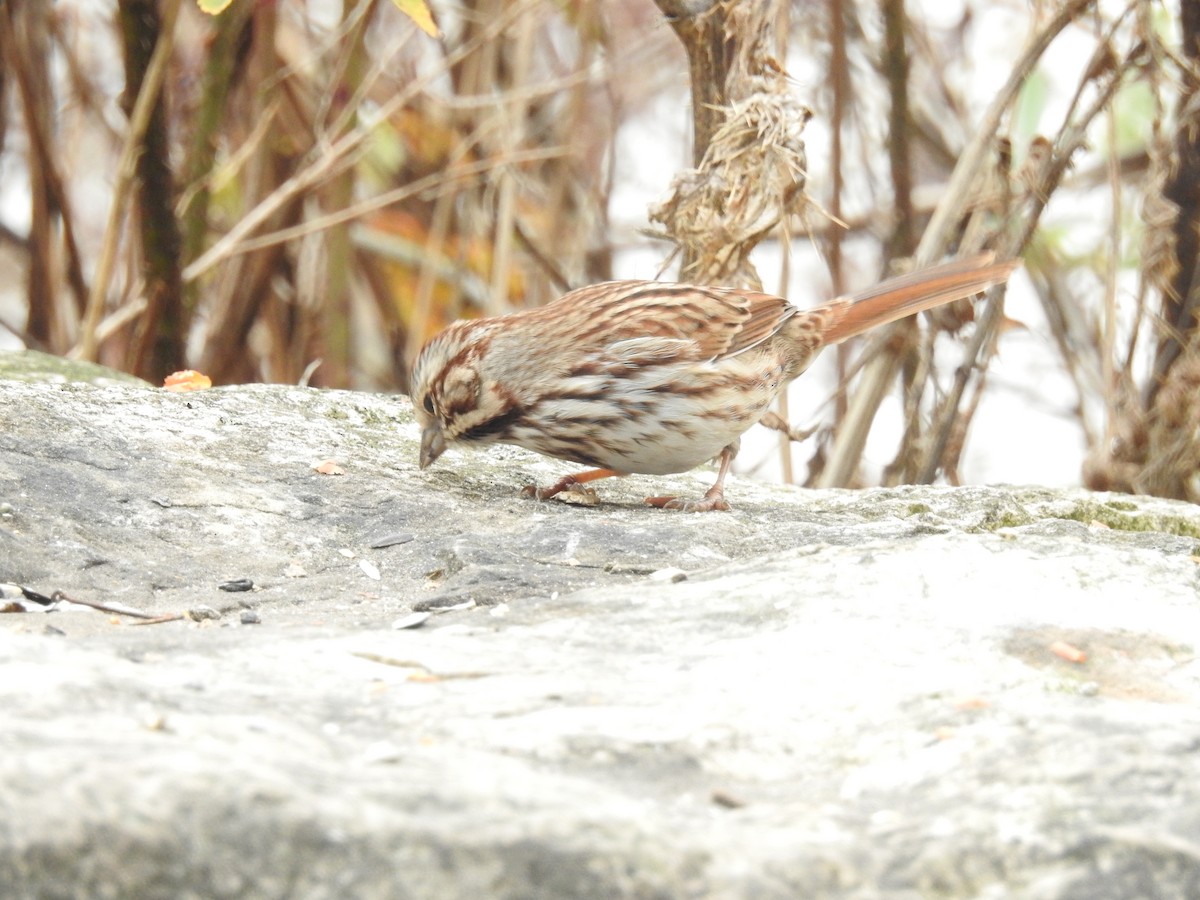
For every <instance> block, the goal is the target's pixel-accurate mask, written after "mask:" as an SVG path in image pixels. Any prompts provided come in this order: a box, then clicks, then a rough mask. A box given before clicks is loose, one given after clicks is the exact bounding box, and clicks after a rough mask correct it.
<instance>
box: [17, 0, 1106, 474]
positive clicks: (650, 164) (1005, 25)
mask: <svg viewBox="0 0 1200 900" xmlns="http://www.w3.org/2000/svg"><path fill="white" fill-rule="evenodd" d="M60 2H61V3H63V4H67V3H69V4H71V5H72V6H74V7H75V9H76V13H77V15H79V16H80V17H81V19H83V20H84V21H86V22H90V21H92V20H95V22H96V25H95V32H94V34H95V35H96V36H97V38H98V39H97V40H95V41H93V42H92V46H91V47H90V49H91V51H92V52H93V53H94V61H95V62H96V64H97V66H98V67H99V68H104V66H105V63H104V60H105V59H108V60H109V62H110V63H111V65H112V68H113V77H114V78H115V79H116V80H117V82H118V84H116V86H115V87H114V89H113V93H112V95H113V98H114V99H113V119H114V122H118V123H119V121H120V118H121V117H120V115H119V113H118V112H117V111H116V108H115V98H116V93H117V91H118V90H119V87H120V85H119V81H120V70H119V56H118V55H117V54H116V47H115V45H111V41H112V37H113V32H112V27H111V23H110V17H111V3H110V2H108V0H60ZM324 2H326V0H311V2H310V7H316V6H320V5H321V4H322V3H324ZM436 2H437V0H435V3H436ZM963 5H964V3H963V0H908V9H909V12H910V14H911V15H912V16H913V17H914V18H916V19H919V20H924V21H925V22H928V23H936V24H938V25H940V26H941V27H946V28H949V27H954V26H955V25H956V24H957V23H958V21H959V19H960V17H961V15H962V9H963ZM971 5H972V6H973V7H974V9H975V21H974V24H973V25H972V27H971V28H970V29H969V31H968V32H967V40H968V42H969V52H968V53H967V54H966V55H965V58H966V59H968V60H970V64H969V67H968V68H967V69H965V70H964V71H962V72H961V73H959V72H955V73H953V76H954V83H955V84H957V85H959V86H960V89H961V91H962V92H963V95H964V96H965V97H966V98H967V100H968V108H970V109H978V110H982V109H983V108H984V107H985V106H986V104H987V103H988V102H989V101H990V100H991V99H992V97H993V96H994V95H995V93H996V90H997V89H998V87H999V86H1000V85H1001V84H1002V83H1003V82H1004V80H1005V79H1006V78H1007V76H1008V73H1009V71H1010V69H1011V66H1012V62H1013V59H1014V58H1015V56H1016V51H1017V48H1020V47H1021V46H1022V45H1023V44H1024V41H1025V37H1026V34H1027V31H1028V29H1029V28H1030V27H1031V18H1030V16H1031V11H1030V4H1028V3H1025V2H1023V0H1007V2H982V0H974V2H972V3H971ZM1050 5H1051V6H1054V5H1056V4H1050ZM1104 5H1109V4H1104ZM821 9H822V10H823V7H821ZM866 24H867V25H869V26H872V27H877V26H878V23H877V22H876V23H874V25H872V23H870V22H868V23H866ZM658 27H661V28H663V29H666V28H667V26H666V25H665V23H663V24H661V25H659V26H658ZM797 43H798V42H793V47H796V44H797ZM110 45H111V46H110ZM1093 47H1094V39H1093V38H1092V36H1091V35H1088V34H1086V33H1084V32H1082V31H1080V30H1073V31H1068V32H1066V33H1064V34H1063V35H1061V36H1060V37H1059V38H1058V40H1057V41H1056V42H1055V44H1054V46H1053V47H1052V48H1051V51H1050V53H1049V54H1048V57H1047V59H1046V61H1045V63H1044V65H1043V66H1042V71H1043V74H1044V75H1045V78H1046V86H1047V90H1046V100H1045V107H1044V110H1043V113H1042V119H1041V121H1040V122H1039V123H1038V125H1037V128H1038V130H1039V131H1041V132H1042V133H1047V134H1053V133H1054V132H1055V131H1056V130H1057V127H1058V124H1059V122H1060V120H1061V118H1062V115H1063V113H1064V111H1065V106H1066V103H1067V101H1068V99H1069V97H1070V94H1071V92H1072V91H1073V89H1074V86H1075V84H1076V83H1077V81H1078V78H1079V73H1080V70H1081V68H1082V66H1083V65H1085V64H1086V61H1087V59H1088V57H1089V55H1090V54H1091V52H1092V49H1093ZM793 53H794V56H793V58H792V59H789V60H788V71H789V74H790V75H791V76H792V78H793V91H794V94H795V96H796V97H797V98H798V99H799V100H800V101H802V102H804V103H806V104H807V105H809V106H810V107H812V108H813V109H814V111H815V112H816V114H817V115H816V117H815V118H814V119H813V121H812V122H811V123H810V124H809V126H808V128H807V130H806V132H805V140H806V143H807V149H808V158H809V167H810V179H809V184H808V190H809V192H810V193H811V194H812V195H813V196H814V197H815V198H817V199H818V200H819V201H820V202H822V203H827V201H828V182H829V179H828V175H827V168H828V167H827V160H828V153H829V138H828V129H827V127H826V119H825V117H824V114H823V112H822V110H821V109H820V107H819V103H818V94H819V92H820V91H819V89H820V87H821V83H820V80H821V79H823V78H824V73H823V72H822V71H819V70H818V69H817V68H816V64H814V63H813V62H812V61H811V59H810V58H808V57H807V56H804V55H802V54H801V53H800V52H799V51H797V50H794V51H793ZM655 62H656V60H654V59H653V58H651V59H649V60H646V59H644V58H643V59H641V60H639V63H640V64H647V63H648V64H649V65H651V66H653V65H654V64H655ZM884 99H885V98H883V97H882V96H881V97H880V102H881V104H882V102H883V101H884ZM880 109H881V112H880V118H879V122H880V126H879V127H880V130H881V131H882V129H883V127H884V122H885V113H884V111H883V110H884V108H883V106H882V105H881V107H880ZM70 121H71V120H70V110H65V111H64V114H63V122H64V125H63V128H64V131H65V133H66V134H67V136H68V138H69V135H70V133H71V131H70V128H71V125H70ZM690 127H691V115H690V111H689V109H688V95H687V86H686V73H683V72H681V73H680V81H679V89H678V91H677V92H675V93H671V92H664V93H660V94H658V95H657V96H655V97H653V98H651V100H650V102H649V103H648V104H647V105H646V106H645V107H644V108H642V110H641V111H640V113H639V114H638V115H637V116H636V117H634V118H633V119H631V120H630V121H629V123H628V124H627V125H626V126H625V128H624V129H623V131H622V132H621V133H620V135H619V138H618V144H617V149H616V159H615V161H614V162H615V166H614V174H615V188H614V191H613V194H612V203H611V209H610V215H611V221H612V224H613V231H614V241H615V243H616V245H617V246H618V247H620V248H622V249H620V250H619V252H618V253H617V255H616V262H615V268H616V271H615V275H616V276H617V277H628V278H653V277H656V276H657V275H658V274H659V266H660V265H661V262H662V259H663V256H664V254H665V252H666V247H665V245H663V244H661V243H659V242H654V241H650V240H647V239H645V238H643V237H641V236H640V235H639V233H638V232H639V229H642V228H645V227H646V226H647V224H648V223H647V209H648V207H649V206H650V205H651V204H652V203H655V202H657V201H660V200H661V199H662V198H663V197H664V196H665V195H666V193H667V190H668V188H669V185H670V183H671V180H672V178H673V177H674V176H675V175H676V174H677V173H678V172H679V171H680V170H681V169H683V168H686V167H687V166H688V165H689V164H690V151H689V149H688V146H687V136H688V134H689V132H690ZM1020 137H1021V136H1018V135H1014V138H1015V139H1016V140H1014V143H1015V144H1016V143H1017V140H1019V139H1020ZM1024 138H1025V139H1026V140H1027V138H1028V136H1024ZM21 139H23V138H22V136H21V133H20V129H19V128H13V129H10V130H9V132H8V142H9V143H8V147H7V148H6V149H7V150H8V152H7V153H6V154H5V155H4V157H3V160H4V163H3V165H4V167H5V168H4V169H2V170H0V219H2V220H3V222H4V223H5V224H7V225H8V226H9V227H10V228H12V229H13V230H15V231H16V232H18V233H24V232H25V230H26V229H27V228H28V215H29V204H28V195H27V190H23V189H22V188H24V176H23V173H22V172H21V171H19V170H18V169H17V168H16V167H15V165H14V157H19V156H21V155H22V153H21V151H20V149H19V145H18V144H17V141H18V140H21ZM1015 149H1016V152H1017V153H1020V148H1019V147H1016V148H1015ZM65 152H67V153H68V154H72V153H73V154H76V155H83V158H86V154H88V153H91V152H94V151H93V150H89V149H88V148H87V147H86V146H74V145H71V144H70V143H69V141H68V145H67V149H66V151H65ZM99 158H104V154H103V153H101V154H100V155H99ZM885 167H886V161H885V160H880V161H879V162H878V168H879V170H880V171H881V172H882V171H883V170H884V168H885ZM66 169H67V170H68V171H73V172H75V173H78V174H80V175H81V176H82V177H84V178H85V179H87V180H88V182H89V183H84V184H79V183H76V184H75V185H74V186H73V187H74V190H75V194H76V196H77V197H78V196H85V195H86V196H93V197H97V198H101V197H102V198H104V199H103V202H99V203H97V204H95V213H94V214H93V215H88V216H81V217H79V222H80V230H81V235H80V237H81V242H82V243H83V244H84V245H85V246H89V247H92V246H96V244H97V243H98V239H99V230H100V229H102V227H103V213H104V211H105V210H106V208H107V193H106V186H107V185H108V184H110V183H111V172H109V171H107V170H104V169H100V168H98V167H88V166H84V165H80V164H78V163H77V162H68V163H66ZM878 181H879V183H885V184H886V182H887V179H886V177H880V178H879V179H878ZM869 190H870V188H869V187H868V186H867V181H866V180H865V179H858V180H854V179H853V177H852V176H851V181H850V183H849V185H848V193H847V199H846V201H845V202H846V204H847V207H849V208H848V210H847V212H848V213H851V214H852V213H853V209H854V207H855V206H856V205H857V207H858V208H859V209H869V208H870V206H871V204H872V200H871V197H870V196H869ZM1094 213H1095V211H1092V210H1080V209H1078V208H1076V209H1071V210H1064V209H1062V208H1060V207H1055V206H1052V208H1051V210H1050V211H1049V213H1048V215H1047V217H1046V219H1045V220H1044V221H1045V223H1046V224H1051V223H1054V222H1059V223H1062V222H1067V223H1069V224H1070V229H1071V232H1070V233H1071V234H1072V240H1073V242H1074V243H1076V244H1077V245H1078V247H1079V249H1086V248H1090V247H1092V246H1094V245H1095V244H1097V243H1098V242H1099V241H1100V240H1101V239H1102V233H1101V229H1102V228H1103V227H1104V216H1102V215H1096V214H1094ZM862 244H863V242H859V243H858V245H856V244H855V242H850V243H849V244H848V245H847V252H848V253H849V254H851V255H852V258H853V259H854V263H853V264H850V265H847V267H846V271H847V273H848V277H849V275H850V274H852V273H861V274H862V279H860V280H859V281H858V282H855V283H853V284H851V285H850V286H851V287H861V286H863V284H864V283H865V279H866V278H869V277H870V276H871V275H873V274H874V273H876V272H878V270H879V263H878V260H876V259H874V258H872V257H871V256H870V255H863V254H862V251H863V250H864V247H863V245H862ZM803 248H804V242H802V241H796V242H794V245H793V256H792V259H791V261H790V264H791V273H792V274H791V278H790V283H789V284H787V285H780V284H779V283H778V278H779V273H780V271H781V261H780V255H779V249H778V247H776V246H764V247H762V248H760V251H759V252H758V253H757V254H756V256H755V261H756V263H757V265H758V268H759V272H760V274H761V276H762V278H763V281H764V286H765V287H766V288H767V289H768V290H777V291H780V292H781V293H783V294H784V295H785V296H787V297H788V299H789V300H791V301H792V302H793V303H795V304H796V305H798V306H801V307H805V306H811V305H815V304H817V303H820V302H822V301H823V300H825V299H828V297H829V296H830V293H829V287H828V278H827V276H826V270H825V267H824V265H823V264H822V263H821V261H820V260H818V259H817V258H816V257H815V256H814V255H813V254H812V253H811V252H809V251H806V250H804V249H803ZM672 275H673V273H672V272H671V271H668V272H667V273H665V275H664V276H663V277H666V278H669V277H672ZM14 289H15V290H14ZM20 298H21V287H20V285H13V284H0V312H2V313H3V314H4V315H5V317H6V318H11V319H12V320H15V321H23V319H24V314H23V312H22V311H21V310H20V309H18V308H14V305H13V304H14V302H20ZM1120 299H1121V298H1119V300H1120ZM1124 299H1128V298H1127V297H1126V298H1124ZM1096 300H1097V302H1098V301H1099V297H1097V298H1096ZM1006 310H1007V314H1008V315H1009V316H1010V317H1011V318H1014V319H1016V320H1018V321H1020V322H1022V323H1023V324H1024V325H1025V326H1026V328H1024V329H1013V330H1010V331H1009V332H1007V333H1006V334H1005V335H1004V337H1003V338H1002V339H1001V343H1000V355H999V358H998V359H996V360H994V361H993V362H992V365H991V368H990V372H989V386H988V388H987V391H986V393H985V397H984V400H983V402H982V404H981V406H980V409H979V411H978V414H977V415H976V418H975V420H974V423H973V425H972V429H971V431H970V435H969V438H968V443H967V447H966V450H965V453H964V456H963V461H962V466H961V468H960V475H961V477H962V479H963V480H964V482H967V483H997V482H1007V483H1036V484H1045V485H1074V484H1078V483H1079V481H1080V464H1081V461H1082V454H1083V450H1084V446H1083V436H1082V432H1081V429H1080V428H1079V426H1078V424H1077V422H1076V418H1075V412H1074V408H1075V406H1076V404H1077V402H1078V398H1077V397H1076V394H1075V389H1074V386H1073V384H1072V382H1071V381H1070V380H1069V379H1068V378H1067V376H1066V374H1065V373H1064V372H1063V371H1062V370H1061V368H1060V366H1059V363H1058V352H1057V350H1056V348H1055V346H1054V344H1053V342H1052V339H1051V337H1050V334H1049V329H1048V327H1047V325H1046V322H1045V319H1044V317H1043V315H1042V312H1041V308H1040V305H1039V303H1038V301H1037V299H1036V297H1035V296H1034V295H1033V292H1032V290H1031V289H1030V288H1029V286H1028V285H1027V284H1025V283H1024V282H1023V278H1022V277H1021V276H1020V275H1018V276H1017V277H1016V278H1015V279H1014V282H1013V285H1012V290H1011V291H1010V292H1009V295H1008V301H1007V307H1006ZM14 346H16V345H15V342H14V339H13V338H12V336H11V335H10V334H9V333H8V332H7V331H5V330H4V329H0V349H12V348H13V347H14ZM940 352H941V353H942V358H941V365H942V367H943V371H945V372H946V373H951V372H952V370H953V367H954V365H955V363H956V360H957V358H958V357H957V355H956V354H958V353H960V352H961V351H959V350H958V348H957V345H954V344H953V343H952V342H949V341H947V342H946V346H945V347H944V348H941V350H940ZM832 360H833V353H832V352H830V353H829V354H827V355H826V356H824V357H822V359H820V360H818V362H817V363H816V364H815V365H814V367H813V369H811V370H810V371H809V372H808V373H806V374H805V375H804V376H803V377H802V378H801V379H799V380H798V381H797V382H796V384H795V385H794V386H793V388H792V392H791V394H790V403H791V418H792V421H793V424H796V425H799V426H801V427H806V426H808V425H811V424H813V423H814V422H816V421H817V420H818V418H819V417H820V416H821V415H822V414H823V412H824V411H823V410H822V409H821V408H820V406H821V404H822V403H823V402H824V401H825V400H826V399H827V398H828V397H829V396H830V394H831V392H832V390H833V387H834V382H833V372H832ZM901 419H902V411H901V408H900V398H899V395H898V393H897V392H896V391H894V390H893V392H892V393H891V394H890V395H889V397H888V399H887V401H886V402H885V405H884V407H883V409H882V411H881V415H880V416H879V418H878V420H877V423H876V428H875V429H874V430H873V432H872V434H871V438H870V440H869V442H868V445H867V465H866V473H865V474H866V476H867V478H868V480H869V481H874V480H876V478H877V476H878V474H879V470H880V469H881V468H882V466H883V465H884V464H886V463H887V462H889V461H890V459H891V455H892V452H893V449H894V447H895V445H896V439H897V434H898V429H899V428H900V426H901ZM776 447H777V436H776V435H774V434H773V433H771V432H767V431H765V430H764V429H760V428H756V429H752V430H751V432H750V433H749V434H748V435H747V437H746V439H745V440H744V442H743V452H742V455H741V457H740V458H739V469H740V470H741V471H743V472H744V471H746V470H748V469H753V470H754V471H755V472H756V474H757V475H758V476H759V477H767V478H777V477H778V476H779V463H778V452H777V450H776ZM811 453H812V444H811V443H805V444H803V445H800V446H799V448H798V449H796V450H795V451H794V452H793V459H794V463H795V471H796V473H797V476H798V477H802V476H803V473H804V471H805V469H804V466H805V462H806V460H807V459H808V457H809V456H810V455H811Z"/></svg>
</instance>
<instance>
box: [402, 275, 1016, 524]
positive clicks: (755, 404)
mask: <svg viewBox="0 0 1200 900" xmlns="http://www.w3.org/2000/svg"><path fill="white" fill-rule="evenodd" d="M1015 267H1016V263H1014V262H1000V263H997V262H994V258H993V255H992V254H990V253H989V254H982V255H978V256H974V257H971V258H966V259H960V260H955V261H952V262H948V263H944V264H942V265H938V266H933V267H931V268H928V269H925V270H922V271H918V272H913V273H911V274H908V275H901V276H899V277H897V278H893V279H891V280H889V281H885V282H884V283H882V284H880V285H878V286H876V287H873V288H870V289H868V290H865V291H861V292H859V293H857V294H853V295H851V296H848V297H841V298H838V299H836V300H833V301H831V302H829V303H827V304H825V305H824V306H819V307H817V308H816V309H810V310H806V311H801V310H799V309H797V308H796V307H794V306H792V305H791V304H789V303H788V302H787V301H786V300H783V299H782V298H780V297H774V296H771V295H770V294H763V293H759V292H757V291H743V290H736V289H733V288H716V287H702V286H698V285H685V284H663V283H658V282H653V281H610V282H607V283H605V284H597V285H593V286H592V287H585V288H581V289H579V290H576V291H572V292H571V293H569V294H567V295H566V296H564V297H562V298H560V299H559V300H556V301H555V302H553V303H550V304H548V305H546V306H543V307H539V308H536V309H528V310H522V311H520V312H515V313H511V314H509V315H505V316H496V317H493V318H487V319H475V320H471V321H462V322H455V323H454V324H453V325H450V326H449V327H448V328H446V329H445V330H444V331H442V332H441V333H440V334H438V335H436V336H435V337H433V338H432V339H431V340H430V341H429V342H428V343H427V344H426V345H425V347H424V348H423V349H422V350H421V353H420V355H419V356H418V358H417V362H416V365H415V366H414V367H413V373H412V382H411V385H412V397H413V405H414V410H415V414H416V418H417V422H418V423H419V424H420V426H421V429H422V431H421V459H420V463H421V468H422V469H424V468H425V467H426V466H428V465H430V464H431V463H432V462H433V461H434V460H436V459H437V458H438V457H439V456H441V455H442V452H443V451H444V450H445V449H446V447H447V446H448V445H450V444H454V443H458V444H491V443H501V444H516V445H518V446H521V447H526V448H528V449H530V450H536V451H537V452H538V453H543V454H545V455H546V456H553V457H556V458H558V459H564V460H569V461H570V462H575V463H579V464H581V465H584V466H592V467H594V468H592V469H591V470H589V471H586V472H581V473H578V474H575V475H568V476H566V477H564V478H562V479H560V480H559V481H558V482H556V483H555V484H553V485H550V486H549V487H545V488H537V487H533V486H530V487H529V488H526V493H527V494H530V495H532V496H535V497H537V498H538V499H539V500H542V499H546V498H549V497H553V496H554V495H555V494H558V493H559V492H561V491H564V490H567V489H568V488H571V487H574V486H576V485H581V484H584V483H585V482H589V481H593V480H595V479H597V478H607V477H609V476H613V475H627V474H630V473H634V472H637V473H642V474H648V475H665V474H668V473H672V472H683V471H686V470H688V469H691V468H694V467H696V466H698V465H700V464H701V463H704V462H706V461H708V460H710V459H713V458H714V457H718V456H719V457H720V468H719V470H718V472H717V480H716V483H715V484H714V485H713V486H712V488H711V489H710V490H709V491H708V493H706V494H705V495H704V498H703V499H702V500H695V501H681V500H678V499H676V498H673V497H649V498H647V500H646V503H648V504H650V505H651V506H658V507H664V508H672V509H684V510H689V511H703V510H713V509H728V508H729V506H728V504H727V503H726V502H725V497H724V483H725V476H726V474H727V473H728V471H729V465H730V463H731V462H732V461H733V457H734V455H735V454H736V453H737V450H738V444H739V442H740V438H741V435H742V434H743V432H745V431H746V430H747V429H749V428H750V427H751V426H752V425H754V424H755V423H756V422H758V420H759V419H760V418H761V417H762V416H763V414H764V413H766V412H767V407H768V406H770V404H771V401H772V400H774V399H775V396H776V395H777V394H778V393H779V392H780V391H781V390H782V389H783V388H784V387H785V386H786V385H787V384H788V383H789V382H790V381H791V380H792V379H794V378H795V377H796V376H798V375H799V374H800V373H801V372H803V371H804V370H805V369H806V368H807V367H808V365H809V363H811V362H812V361H813V358H814V357H815V356H816V355H817V353H818V352H819V351H820V350H821V348H822V347H824V346H826V345H828V344H836V343H838V342H839V341H844V340H846V339H847V338H851V337H854V336H855V335H857V334H861V333H862V332H864V331H866V330H868V329H870V328H874V327H876V326H879V325H884V324H887V323H888V322H893V321H895V320H896V319H900V318H903V317H904V316H908V315H912V314H913V313H917V312H920V311H922V310H926V309H930V308H932V307H934V306H938V305H940V304H942V303H949V302H951V301H953V300H958V299H962V298H964V297H969V296H971V295H973V294H976V293H978V292H980V291H982V290H985V289H986V288H988V287H990V286H992V285H994V284H997V283H999V282H1002V281H1004V280H1005V279H1006V278H1007V277H1008V275H1009V273H1010V272H1011V271H1012V270H1013V269H1014V268H1015Z"/></svg>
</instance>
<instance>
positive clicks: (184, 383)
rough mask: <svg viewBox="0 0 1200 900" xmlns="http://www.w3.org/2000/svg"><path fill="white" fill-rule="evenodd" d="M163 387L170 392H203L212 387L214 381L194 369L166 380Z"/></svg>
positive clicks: (178, 373) (176, 373)
mask: <svg viewBox="0 0 1200 900" xmlns="http://www.w3.org/2000/svg"><path fill="white" fill-rule="evenodd" d="M163 387H164V388H166V389H167V390H168V391H180V392H182V391H203V390H205V389H207V388H210V387H212V379H211V378H209V377H208V376H207V375H205V374H203V373H201V372H197V371H195V370H194V369H184V370H183V371H182V372H172V373H171V374H170V375H168V376H167V377H166V378H164V379H163Z"/></svg>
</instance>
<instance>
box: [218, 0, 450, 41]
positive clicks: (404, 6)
mask: <svg viewBox="0 0 1200 900" xmlns="http://www.w3.org/2000/svg"><path fill="white" fill-rule="evenodd" d="M202 2H203V0H202ZM209 2H212V0H209ZM226 2H228V0H226ZM392 2H393V3H395V4H396V9H398V10H400V12H402V13H404V14H405V15H406V16H408V17H409V18H410V19H412V20H413V22H414V23H415V24H416V26H417V27H418V28H420V29H421V30H422V31H423V32H425V33H426V34H427V35H429V36H430V37H437V36H438V35H439V34H441V32H439V31H438V27H437V25H435V24H434V22H433V14H432V13H431V12H430V11H429V6H428V4H426V2H425V0H392Z"/></svg>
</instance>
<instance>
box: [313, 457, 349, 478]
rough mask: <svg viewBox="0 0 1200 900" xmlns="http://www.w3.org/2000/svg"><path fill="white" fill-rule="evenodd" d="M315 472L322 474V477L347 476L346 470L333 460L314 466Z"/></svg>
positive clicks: (325, 460) (326, 460)
mask: <svg viewBox="0 0 1200 900" xmlns="http://www.w3.org/2000/svg"><path fill="white" fill-rule="evenodd" d="M313 469H314V471H317V472H320V473H321V474H322V475H345V474H346V470H345V469H343V468H342V467H341V466H339V465H338V464H337V463H335V462H334V461H333V460H332V459H324V460H321V462H319V463H317V464H316V465H315V466H313Z"/></svg>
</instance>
